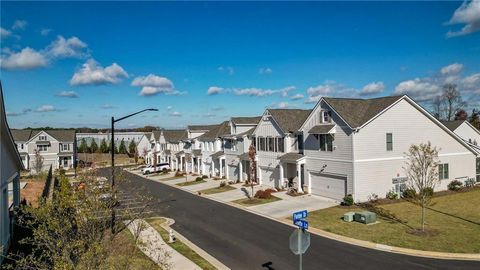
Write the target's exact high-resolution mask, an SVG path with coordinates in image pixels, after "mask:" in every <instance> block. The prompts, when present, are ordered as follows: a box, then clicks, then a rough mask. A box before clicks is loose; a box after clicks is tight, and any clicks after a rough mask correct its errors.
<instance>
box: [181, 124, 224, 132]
mask: <svg viewBox="0 0 480 270" xmlns="http://www.w3.org/2000/svg"><path fill="white" fill-rule="evenodd" d="M216 126H218V125H190V126H188V127H187V128H188V129H189V130H195V131H209V130H211V129H212V128H214V127H216Z"/></svg>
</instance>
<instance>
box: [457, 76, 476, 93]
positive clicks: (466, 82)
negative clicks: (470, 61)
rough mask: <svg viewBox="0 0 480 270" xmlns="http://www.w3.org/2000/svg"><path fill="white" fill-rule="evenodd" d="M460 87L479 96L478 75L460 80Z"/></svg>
mask: <svg viewBox="0 0 480 270" xmlns="http://www.w3.org/2000/svg"><path fill="white" fill-rule="evenodd" d="M461 85H462V86H463V88H464V89H465V90H467V91H473V92H475V93H478V94H480V73H475V74H472V75H470V76H468V77H465V78H463V79H462V80H461Z"/></svg>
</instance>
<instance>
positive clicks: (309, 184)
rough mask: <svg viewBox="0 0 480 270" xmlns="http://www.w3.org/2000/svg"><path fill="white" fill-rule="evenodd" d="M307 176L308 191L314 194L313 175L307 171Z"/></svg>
mask: <svg viewBox="0 0 480 270" xmlns="http://www.w3.org/2000/svg"><path fill="white" fill-rule="evenodd" d="M307 178H308V188H307V192H308V194H312V176H311V175H310V173H307Z"/></svg>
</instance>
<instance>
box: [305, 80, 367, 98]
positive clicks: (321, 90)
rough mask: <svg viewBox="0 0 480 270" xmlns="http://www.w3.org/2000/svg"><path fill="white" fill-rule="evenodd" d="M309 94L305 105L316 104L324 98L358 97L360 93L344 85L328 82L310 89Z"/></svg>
mask: <svg viewBox="0 0 480 270" xmlns="http://www.w3.org/2000/svg"><path fill="white" fill-rule="evenodd" d="M307 94H308V97H307V99H305V103H316V102H317V101H319V100H320V98H322V97H324V96H341V97H357V96H358V94H359V92H358V91H357V90H355V89H353V88H350V87H346V86H344V85H343V84H339V83H337V82H335V81H329V80H327V81H325V83H324V84H320V85H317V86H313V87H309V88H308V89H307Z"/></svg>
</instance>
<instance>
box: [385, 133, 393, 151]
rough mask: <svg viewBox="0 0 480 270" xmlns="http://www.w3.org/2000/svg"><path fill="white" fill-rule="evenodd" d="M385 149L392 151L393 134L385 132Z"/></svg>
mask: <svg viewBox="0 0 480 270" xmlns="http://www.w3.org/2000/svg"><path fill="white" fill-rule="evenodd" d="M386 143H387V151H393V134H392V133H387V135H386Z"/></svg>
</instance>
